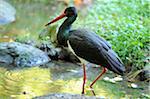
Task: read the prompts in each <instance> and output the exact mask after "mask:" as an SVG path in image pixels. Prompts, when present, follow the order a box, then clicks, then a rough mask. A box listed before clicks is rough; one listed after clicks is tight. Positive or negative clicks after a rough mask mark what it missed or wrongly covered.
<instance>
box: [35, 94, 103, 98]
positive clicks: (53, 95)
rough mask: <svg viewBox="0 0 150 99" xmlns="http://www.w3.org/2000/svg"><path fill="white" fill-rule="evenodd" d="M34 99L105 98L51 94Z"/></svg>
mask: <svg viewBox="0 0 150 99" xmlns="http://www.w3.org/2000/svg"><path fill="white" fill-rule="evenodd" d="M33 99H105V98H103V97H95V96H84V95H79V94H67V93H63V94H49V95H45V96H39V97H35V98H33Z"/></svg>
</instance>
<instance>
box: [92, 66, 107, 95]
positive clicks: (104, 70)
mask: <svg viewBox="0 0 150 99" xmlns="http://www.w3.org/2000/svg"><path fill="white" fill-rule="evenodd" d="M106 71H107V68H105V67H103V71H102V73H101V74H99V75H98V76H97V77H96V79H95V80H94V81H93V82H92V83H91V84H90V88H91V89H92V90H91V91H92V93H93V95H94V96H95V95H96V94H95V92H94V90H93V88H92V86H93V85H94V84H95V82H96V81H97V80H98V79H99V78H100V77H101V76H102V75H103V74H104V73H105V72H106Z"/></svg>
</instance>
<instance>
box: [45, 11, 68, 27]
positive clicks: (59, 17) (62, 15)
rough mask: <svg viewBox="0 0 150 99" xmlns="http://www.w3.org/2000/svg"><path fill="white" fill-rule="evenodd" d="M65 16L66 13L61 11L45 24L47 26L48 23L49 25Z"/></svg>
mask: <svg viewBox="0 0 150 99" xmlns="http://www.w3.org/2000/svg"><path fill="white" fill-rule="evenodd" d="M65 16H66V14H65V13H62V14H61V15H60V16H58V17H56V18H55V19H53V20H52V21H50V22H49V23H47V24H46V25H45V26H48V25H50V24H52V23H54V22H56V21H58V20H60V19H62V18H64V17H65Z"/></svg>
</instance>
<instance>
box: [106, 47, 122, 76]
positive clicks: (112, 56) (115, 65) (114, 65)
mask: <svg viewBox="0 0 150 99" xmlns="http://www.w3.org/2000/svg"><path fill="white" fill-rule="evenodd" d="M106 58H107V61H108V63H109V64H110V66H108V67H107V68H108V69H110V70H111V71H113V72H115V73H117V74H119V75H123V74H124V72H125V66H124V64H123V63H122V61H121V60H120V58H119V57H118V55H117V54H116V53H115V52H114V51H113V50H109V51H108V54H107V55H106Z"/></svg>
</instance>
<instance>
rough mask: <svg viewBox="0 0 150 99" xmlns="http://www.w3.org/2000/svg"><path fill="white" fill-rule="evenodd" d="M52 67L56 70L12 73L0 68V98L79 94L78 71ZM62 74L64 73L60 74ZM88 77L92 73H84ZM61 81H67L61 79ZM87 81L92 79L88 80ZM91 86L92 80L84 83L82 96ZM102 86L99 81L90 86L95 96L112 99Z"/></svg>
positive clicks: (77, 69) (31, 69) (88, 91)
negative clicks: (92, 86)
mask: <svg viewBox="0 0 150 99" xmlns="http://www.w3.org/2000/svg"><path fill="white" fill-rule="evenodd" d="M54 67H55V68H56V69H55V68H49V67H48V68H40V67H31V68H23V69H15V70H14V69H13V70H7V69H5V68H3V67H0V98H1V97H2V98H4V97H9V98H10V97H12V98H15V99H16V98H18V99H23V98H32V97H35V96H41V95H46V94H50V93H75V94H81V89H82V80H83V79H82V74H80V72H81V71H82V67H79V66H77V67H76V71H78V72H71V70H72V68H70V66H54ZM64 67H65V68H64ZM58 69H59V70H58ZM61 70H63V71H61ZM64 70H66V71H65V72H64ZM90 70H92V69H90ZM51 73H52V74H51ZM88 73H89V74H90V75H91V74H93V71H91V72H90V71H89V70H88ZM95 73H96V72H94V75H95ZM97 73H98V72H97ZM56 74H59V75H58V76H59V77H56ZM79 74H80V75H79ZM87 75H88V74H87ZM62 76H64V77H62ZM65 77H66V78H67V79H65ZM56 78H57V79H56ZM90 78H95V77H92V76H90ZM64 79H65V80H64ZM91 82H92V80H90V79H88V82H87V85H86V95H92V93H91V91H90V88H89V87H88V86H89V84H90V83H91ZM106 85H107V84H105V82H103V81H99V82H98V83H97V84H96V85H95V86H94V89H95V92H96V94H97V95H99V96H106V97H113V96H114V95H115V94H112V92H111V91H110V92H109V90H108V89H109V88H108V87H110V86H106ZM114 87H116V86H114Z"/></svg>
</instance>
